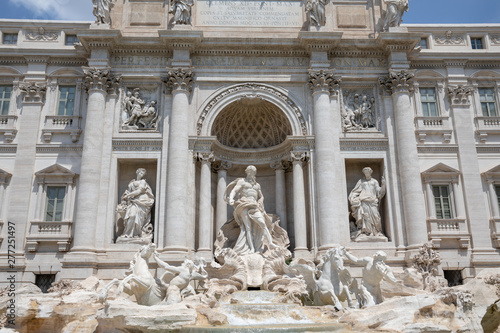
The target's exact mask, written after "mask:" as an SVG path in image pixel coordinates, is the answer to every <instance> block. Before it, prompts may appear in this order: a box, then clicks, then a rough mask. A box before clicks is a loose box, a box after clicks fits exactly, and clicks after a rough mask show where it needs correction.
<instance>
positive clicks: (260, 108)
mask: <svg viewBox="0 0 500 333" xmlns="http://www.w3.org/2000/svg"><path fill="white" fill-rule="evenodd" d="M292 133H293V131H292V126H291V124H290V122H289V121H288V119H287V117H286V116H285V114H284V113H283V112H282V111H281V110H280V109H279V108H278V107H277V106H276V105H274V104H272V103H270V102H268V101H265V100H263V99H260V98H258V97H253V98H252V97H245V98H242V99H240V100H238V101H235V102H233V103H231V104H229V105H227V106H226V107H225V108H224V109H223V110H222V111H221V112H220V113H219V114H218V115H217V118H216V119H215V121H214V124H213V126H212V135H213V136H216V137H217V140H218V141H219V142H220V143H221V144H223V145H225V146H228V147H232V148H240V149H247V148H248V149H257V148H268V147H272V146H276V145H279V144H280V143H282V142H283V141H285V139H286V137H287V136H288V135H292Z"/></svg>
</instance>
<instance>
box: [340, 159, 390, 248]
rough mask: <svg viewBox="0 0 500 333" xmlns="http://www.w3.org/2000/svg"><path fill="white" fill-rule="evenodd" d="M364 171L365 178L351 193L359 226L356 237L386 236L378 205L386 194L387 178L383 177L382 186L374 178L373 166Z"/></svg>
mask: <svg viewBox="0 0 500 333" xmlns="http://www.w3.org/2000/svg"><path fill="white" fill-rule="evenodd" d="M363 173H364V175H365V179H360V180H359V181H358V183H357V184H356V186H355V187H354V189H353V190H352V191H351V193H350V194H349V203H350V204H351V211H352V216H353V217H354V218H355V219H356V226H357V228H358V231H357V233H356V235H355V238H356V239H357V238H358V237H360V236H361V237H366V236H384V233H383V232H382V221H381V218H380V213H379V211H378V206H379V201H380V199H382V197H383V196H384V195H385V179H384V177H382V186H379V184H378V181H377V180H376V179H373V178H372V173H373V170H372V169H371V168H369V167H366V168H363Z"/></svg>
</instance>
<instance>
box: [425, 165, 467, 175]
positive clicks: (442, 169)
mask: <svg viewBox="0 0 500 333" xmlns="http://www.w3.org/2000/svg"><path fill="white" fill-rule="evenodd" d="M429 173H432V174H436V173H449V174H450V175H451V174H454V175H456V174H459V173H460V171H458V170H457V169H454V168H452V167H451V166H448V165H446V164H444V163H439V164H436V165H435V166H433V167H431V168H429V169H427V170H425V171H424V172H422V174H424V175H426V174H429Z"/></svg>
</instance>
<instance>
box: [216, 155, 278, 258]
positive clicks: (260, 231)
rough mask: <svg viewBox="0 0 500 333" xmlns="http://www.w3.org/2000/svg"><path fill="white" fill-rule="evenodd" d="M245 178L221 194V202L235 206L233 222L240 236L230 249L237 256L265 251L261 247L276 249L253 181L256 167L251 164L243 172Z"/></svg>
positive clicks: (260, 195) (230, 185)
mask: <svg viewBox="0 0 500 333" xmlns="http://www.w3.org/2000/svg"><path fill="white" fill-rule="evenodd" d="M245 172H246V174H247V176H246V178H238V179H236V180H234V181H233V182H231V183H230V184H229V185H228V186H227V188H226V191H225V193H224V200H225V201H226V202H227V203H228V204H229V205H231V206H233V207H234V214H233V215H234V220H235V221H236V223H237V224H238V226H239V227H240V234H239V236H238V239H237V240H236V243H235V245H234V247H233V250H234V251H235V252H236V253H238V254H240V255H244V254H249V253H256V252H264V247H265V246H267V248H268V249H270V250H272V249H274V248H277V247H278V245H276V244H275V243H274V242H273V238H272V236H271V232H270V229H272V228H273V221H272V218H271V217H270V216H269V215H268V214H267V213H266V211H265V210H264V196H263V195H262V191H261V189H260V185H259V183H257V181H256V179H255V175H256V173H257V168H256V167H254V166H253V165H250V166H248V167H247V168H246V169H245Z"/></svg>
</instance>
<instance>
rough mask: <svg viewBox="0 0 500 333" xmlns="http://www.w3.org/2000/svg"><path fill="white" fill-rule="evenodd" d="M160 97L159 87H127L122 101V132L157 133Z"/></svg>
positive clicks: (122, 95) (123, 92)
mask: <svg viewBox="0 0 500 333" xmlns="http://www.w3.org/2000/svg"><path fill="white" fill-rule="evenodd" d="M159 97H160V92H159V88H158V87H133V86H127V87H126V88H125V89H124V90H123V91H122V94H121V99H120V117H119V119H120V120H119V121H120V131H121V132H130V131H140V132H143V131H147V132H151V131H154V132H157V131H158V124H159V120H160V114H159V110H160V109H159Z"/></svg>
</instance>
